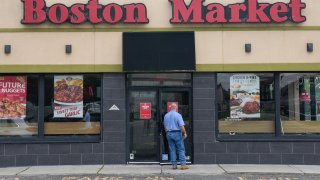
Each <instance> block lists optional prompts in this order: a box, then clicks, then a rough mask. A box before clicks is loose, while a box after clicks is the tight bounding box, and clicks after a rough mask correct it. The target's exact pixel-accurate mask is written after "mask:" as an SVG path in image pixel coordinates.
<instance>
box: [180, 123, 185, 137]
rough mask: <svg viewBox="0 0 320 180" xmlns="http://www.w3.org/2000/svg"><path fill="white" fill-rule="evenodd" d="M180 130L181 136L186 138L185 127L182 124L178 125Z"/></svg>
mask: <svg viewBox="0 0 320 180" xmlns="http://www.w3.org/2000/svg"><path fill="white" fill-rule="evenodd" d="M180 130H181V133H182V136H183V138H184V139H185V138H187V131H186V129H185V128H184V126H180Z"/></svg>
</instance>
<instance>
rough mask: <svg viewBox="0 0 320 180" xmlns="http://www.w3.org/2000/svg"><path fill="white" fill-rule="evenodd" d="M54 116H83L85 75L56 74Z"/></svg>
mask: <svg viewBox="0 0 320 180" xmlns="http://www.w3.org/2000/svg"><path fill="white" fill-rule="evenodd" d="M53 109H54V110H53V111H54V118H83V76H81V75H69V76H68V75H67V76H60V75H59V76H54V107H53Z"/></svg>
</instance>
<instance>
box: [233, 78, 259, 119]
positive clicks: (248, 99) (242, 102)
mask: <svg viewBox="0 0 320 180" xmlns="http://www.w3.org/2000/svg"><path fill="white" fill-rule="evenodd" d="M230 116H231V118H239V119H244V118H260V78H259V76H257V75H255V74H235V75H233V76H231V77H230Z"/></svg>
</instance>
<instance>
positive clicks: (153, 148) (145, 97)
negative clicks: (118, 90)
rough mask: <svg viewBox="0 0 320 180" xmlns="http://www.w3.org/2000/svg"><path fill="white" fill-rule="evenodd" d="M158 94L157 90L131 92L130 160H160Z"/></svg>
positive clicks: (151, 161)
mask: <svg viewBox="0 0 320 180" xmlns="http://www.w3.org/2000/svg"><path fill="white" fill-rule="evenodd" d="M157 94H158V93H157V91H156V90H132V91H130V92H129V97H128V98H129V128H130V130H129V132H130V135H129V137H130V148H129V161H130V162H145V163H156V162H159V121H158V117H157V116H158V110H157V109H158V108H157V106H158V100H157V99H158V96H157Z"/></svg>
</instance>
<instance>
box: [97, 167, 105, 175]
mask: <svg viewBox="0 0 320 180" xmlns="http://www.w3.org/2000/svg"><path fill="white" fill-rule="evenodd" d="M103 168H104V165H102V166H101V168H100V169H99V170H98V172H97V174H99V173H100V171H101V170H102V169H103Z"/></svg>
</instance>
